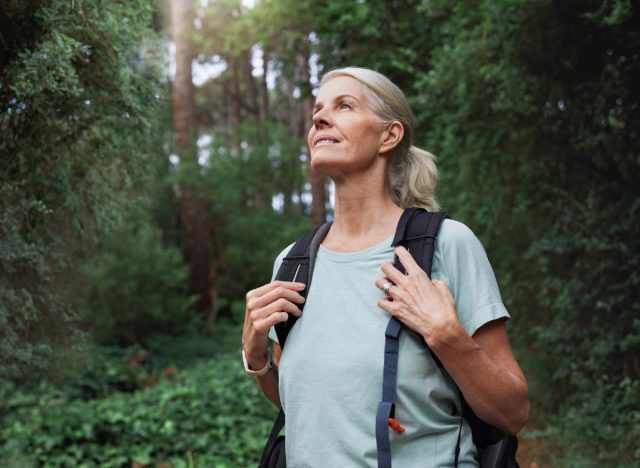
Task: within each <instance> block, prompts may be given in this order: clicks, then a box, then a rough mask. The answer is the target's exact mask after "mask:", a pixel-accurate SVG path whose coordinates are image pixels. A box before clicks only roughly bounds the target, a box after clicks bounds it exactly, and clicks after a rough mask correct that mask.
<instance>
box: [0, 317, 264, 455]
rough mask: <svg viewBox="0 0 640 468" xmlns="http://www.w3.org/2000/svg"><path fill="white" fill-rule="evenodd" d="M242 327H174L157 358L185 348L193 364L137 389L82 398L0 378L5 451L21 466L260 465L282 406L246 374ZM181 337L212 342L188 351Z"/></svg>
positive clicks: (0, 443) (0, 445) (193, 344)
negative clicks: (207, 331)
mask: <svg viewBox="0 0 640 468" xmlns="http://www.w3.org/2000/svg"><path fill="white" fill-rule="evenodd" d="M240 334H241V332H240V330H239V328H238V327H237V326H236V327H234V328H229V327H228V326H227V325H225V324H222V325H221V326H220V328H219V329H218V331H217V332H216V335H214V336H203V335H200V336H197V335H191V336H188V335H182V336H180V340H176V339H175V338H176V336H175V335H174V337H173V338H174V339H173V342H172V343H173V348H171V349H167V348H166V347H164V349H163V351H159V350H158V353H161V355H160V357H159V359H160V361H162V360H166V359H169V358H170V357H171V356H173V358H177V359H184V358H185V357H188V358H191V363H190V365H189V367H188V368H182V367H180V368H178V370H177V372H176V373H175V374H173V375H172V376H171V377H169V378H167V377H164V376H163V377H159V383H158V384H157V385H155V386H152V387H149V388H143V389H139V390H137V391H135V392H133V393H122V392H112V393H111V394H109V395H101V396H102V397H103V398H100V399H82V398H70V396H69V395H70V394H69V391H68V389H67V390H64V388H62V389H61V388H56V387H53V386H40V387H38V388H35V389H32V390H31V393H29V394H27V393H25V392H24V390H23V391H19V390H17V389H16V388H15V387H12V386H10V385H8V384H6V383H5V385H4V386H2V387H0V393H1V394H2V398H1V399H0V401H2V407H0V415H1V416H2V424H0V457H1V458H2V459H3V460H21V462H22V463H23V464H21V465H19V466H29V464H32V465H45V466H61V465H62V466H64V465H72V466H105V467H107V466H118V467H119V466H130V465H131V464H132V462H134V461H137V462H138V463H141V464H150V465H153V466H155V464H156V463H159V462H162V461H163V462H165V463H167V464H173V466H175V467H186V466H190V465H189V460H193V462H194V463H195V464H196V465H197V466H215V467H236V466H253V465H256V464H257V460H258V457H259V455H260V452H261V450H262V448H263V446H264V442H265V440H266V437H267V435H268V431H269V428H270V424H271V423H272V419H273V418H274V417H275V413H276V411H275V408H274V407H273V406H272V405H271V403H269V402H267V400H266V399H265V398H264V396H262V395H261V394H260V391H259V389H258V387H257V385H256V383H255V379H251V378H247V376H246V375H245V374H244V370H243V368H242V360H241V359H239V358H238V352H237V346H238V339H239V336H240ZM229 336H231V337H233V338H234V339H233V342H232V341H231V340H228V339H227V338H226V337H229ZM181 341H186V345H187V346H186V349H187V351H186V353H187V354H189V351H188V350H189V349H196V348H199V349H203V350H204V349H207V352H208V357H207V359H200V360H198V361H194V358H195V357H196V356H194V355H191V356H185V355H184V354H185V350H184V348H183V345H182V344H180V342H181ZM166 342H167V341H166V340H164V339H163V341H162V343H163V344H166ZM151 344H152V348H151V350H150V351H149V359H151V360H153V359H154V356H155V352H156V351H155V350H154V349H153V340H151ZM158 344H160V343H158ZM109 360H110V361H111V362H112V364H111V366H112V367H114V368H119V369H120V371H119V372H120V373H121V374H127V373H128V372H129V370H127V369H126V367H125V363H124V359H123V358H122V356H121V357H120V359H115V356H114V358H110V359H109ZM150 373H151V374H153V369H152V370H151V371H150ZM92 376H95V377H99V378H101V379H105V380H107V379H109V376H108V375H102V376H99V375H96V374H92Z"/></svg>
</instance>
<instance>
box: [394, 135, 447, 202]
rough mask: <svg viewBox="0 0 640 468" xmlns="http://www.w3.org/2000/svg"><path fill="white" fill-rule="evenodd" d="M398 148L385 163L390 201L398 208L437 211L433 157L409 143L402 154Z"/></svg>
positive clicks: (436, 176)
mask: <svg viewBox="0 0 640 468" xmlns="http://www.w3.org/2000/svg"><path fill="white" fill-rule="evenodd" d="M402 149H403V148H402V147H400V148H398V150H397V151H396V154H394V155H393V156H392V158H391V161H390V162H389V164H388V165H387V184H388V186H389V192H390V194H391V198H392V199H393V202H394V203H395V204H396V205H398V206H399V207H400V208H411V207H418V208H424V209H425V210H427V211H438V209H439V205H438V202H437V201H436V198H435V188H436V182H437V180H438V168H437V167H436V157H435V156H434V155H433V154H431V153H429V152H428V151H425V150H423V149H420V148H418V147H417V146H410V147H409V149H408V150H406V151H405V152H404V154H402V153H403V151H402Z"/></svg>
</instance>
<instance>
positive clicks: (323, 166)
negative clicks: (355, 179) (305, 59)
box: [307, 76, 384, 178]
mask: <svg viewBox="0 0 640 468" xmlns="http://www.w3.org/2000/svg"><path fill="white" fill-rule="evenodd" d="M383 133H384V125H382V124H381V123H380V120H379V119H378V117H376V115H375V114H374V113H373V111H372V110H371V108H370V107H369V105H368V104H367V100H366V94H365V87H364V85H363V84H362V83H360V82H359V81H358V80H356V79H354V78H351V77H350V76H337V77H335V78H333V79H331V80H329V81H328V82H327V83H325V84H324V85H323V86H322V87H321V88H320V90H319V92H318V96H317V98H316V104H315V107H314V109H313V124H312V126H311V129H310V130H309V135H308V137H307V143H308V144H309V151H310V154H311V165H312V166H313V168H314V169H316V170H318V171H320V172H321V173H324V174H327V175H329V176H331V177H334V178H335V177H340V176H341V175H342V176H346V175H349V174H354V173H361V172H365V171H366V170H367V169H369V168H370V167H371V166H372V165H373V164H375V163H376V160H377V159H378V156H379V152H380V151H379V150H380V149H381V142H382V139H383ZM377 162H378V163H380V160H378V161H377Z"/></svg>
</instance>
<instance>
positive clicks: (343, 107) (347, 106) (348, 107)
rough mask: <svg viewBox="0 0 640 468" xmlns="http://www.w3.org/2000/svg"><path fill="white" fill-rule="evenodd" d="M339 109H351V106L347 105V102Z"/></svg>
mask: <svg viewBox="0 0 640 468" xmlns="http://www.w3.org/2000/svg"><path fill="white" fill-rule="evenodd" d="M338 109H351V105H350V104H347V103H346V102H343V103H342V104H340V105H339V106H338Z"/></svg>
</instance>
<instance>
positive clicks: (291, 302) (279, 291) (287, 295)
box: [242, 281, 305, 369]
mask: <svg viewBox="0 0 640 468" xmlns="http://www.w3.org/2000/svg"><path fill="white" fill-rule="evenodd" d="M304 288H305V285H304V283H292V282H288V281H273V282H271V283H269V284H265V285H264V286H261V287H259V288H257V289H253V290H251V291H249V292H248V293H247V298H246V300H247V303H246V304H247V305H246V309H245V318H244V328H243V330H242V348H243V349H244V352H245V356H246V357H247V361H248V363H249V365H250V366H251V367H252V368H253V369H262V368H263V367H264V366H265V365H266V364H267V362H268V361H269V357H268V350H269V329H270V328H271V327H272V326H273V325H275V324H276V323H278V322H285V321H286V320H287V319H288V318H289V313H291V314H293V315H295V316H296V317H300V315H302V312H301V311H300V309H299V308H298V306H297V305H296V304H302V303H303V302H304V297H302V296H301V295H300V293H299V292H300V291H302V290H304Z"/></svg>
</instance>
